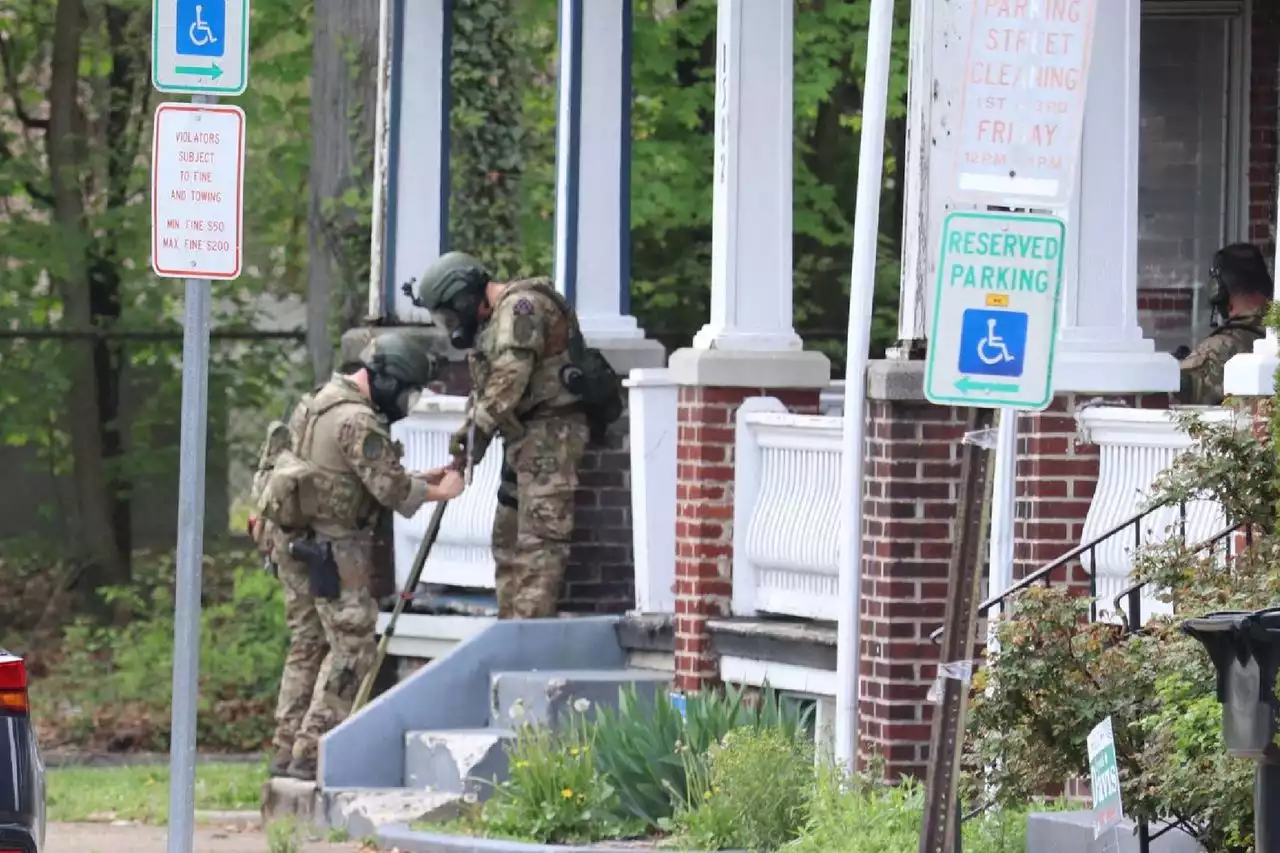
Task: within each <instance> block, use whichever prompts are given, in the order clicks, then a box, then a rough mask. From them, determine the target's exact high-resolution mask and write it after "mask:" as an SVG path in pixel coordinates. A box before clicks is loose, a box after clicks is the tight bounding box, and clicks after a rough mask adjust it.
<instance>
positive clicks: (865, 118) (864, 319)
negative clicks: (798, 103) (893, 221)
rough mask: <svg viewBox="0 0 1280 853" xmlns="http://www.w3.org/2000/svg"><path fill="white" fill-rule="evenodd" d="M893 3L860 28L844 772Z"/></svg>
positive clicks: (842, 619) (846, 436)
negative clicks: (863, 40)
mask: <svg viewBox="0 0 1280 853" xmlns="http://www.w3.org/2000/svg"><path fill="white" fill-rule="evenodd" d="M892 44H893V0H872V3H871V19H870V21H869V23H868V27H867V73H866V82H865V85H864V86H863V99H862V103H863V113H862V141H861V146H862V147H861V151H860V154H859V158H860V159H859V160H858V162H859V163H860V164H861V167H860V168H859V169H858V200H857V210H856V215H855V216H854V234H853V269H852V273H851V282H850V287H849V338H848V346H847V347H846V349H845V358H846V361H845V374H844V375H845V383H844V389H845V402H844V427H843V432H842V442H841V446H842V448H843V449H842V451H841V454H840V458H841V463H840V578H839V583H840V586H839V594H840V615H839V622H838V624H837V629H836V632H837V635H836V726H835V729H836V730H835V739H836V755H835V757H836V760H837V761H839V762H840V763H841V764H843V765H844V766H845V769H846V770H847V771H848V772H850V773H852V772H855V771H856V770H857V762H858V702H859V701H860V699H861V691H860V690H859V681H860V673H861V654H860V651H859V650H860V647H861V645H862V641H861V636H862V633H861V631H862V629H861V624H862V489H863V480H864V477H865V474H866V472H865V470H864V469H865V462H864V457H863V444H864V442H865V438H866V428H867V425H866V412H865V409H866V397H867V386H866V379H865V377H866V374H867V356H868V351H869V350H870V348H871V315H872V303H873V302H874V299H875V289H876V243H877V235H878V234H879V230H880V224H879V223H880V191H881V187H882V186H883V183H884V182H883V180H882V178H883V173H884V125H885V115H886V112H887V109H888V100H889V53H890V49H891V47H892Z"/></svg>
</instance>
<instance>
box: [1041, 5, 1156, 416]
mask: <svg viewBox="0 0 1280 853" xmlns="http://www.w3.org/2000/svg"><path fill="white" fill-rule="evenodd" d="M1141 23H1142V10H1141V0H1104V2H1100V3H1098V7H1097V19H1096V21H1095V24H1094V28H1093V39H1094V42H1093V50H1092V60H1091V63H1090V69H1089V85H1088V90H1087V91H1088V96H1087V100H1086V102H1085V118H1084V138H1083V141H1082V147H1083V151H1082V153H1081V160H1080V170H1079V172H1080V177H1079V180H1080V189H1079V192H1077V193H1076V195H1075V199H1076V201H1075V203H1074V204H1073V205H1072V207H1071V209H1070V210H1069V211H1068V212H1067V215H1066V219H1067V269H1066V287H1065V289H1064V295H1063V306H1062V324H1061V330H1060V332H1059V336H1058V357H1057V362H1056V364H1055V366H1054V375H1053V379H1054V388H1055V390H1057V391H1060V392H1063V391H1093V392H1103V393H1119V392H1130V391H1175V390H1177V388H1178V364H1177V362H1176V361H1175V360H1174V358H1173V357H1172V356H1170V355H1168V354H1167V353H1161V352H1156V349H1155V343H1154V342H1153V341H1152V340H1150V339H1148V338H1146V337H1144V336H1143V332H1142V328H1141V326H1139V325H1138V134H1139V102H1138V56H1139V50H1140V47H1139V45H1140V33H1141Z"/></svg>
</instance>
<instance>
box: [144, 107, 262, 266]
mask: <svg viewBox="0 0 1280 853" xmlns="http://www.w3.org/2000/svg"><path fill="white" fill-rule="evenodd" d="M243 231H244V111H243V110H241V109H240V108H239V107H230V106H200V105H195V104H171V103H166V104H160V106H158V107H157V108H156V117H155V145H154V147H153V148H152V152H151V268H152V269H154V270H155V273H156V275H158V276H162V277H164V278H217V279H234V278H238V277H239V276H240V268H241V266H242V260H243V253H242V243H243V240H242V236H243Z"/></svg>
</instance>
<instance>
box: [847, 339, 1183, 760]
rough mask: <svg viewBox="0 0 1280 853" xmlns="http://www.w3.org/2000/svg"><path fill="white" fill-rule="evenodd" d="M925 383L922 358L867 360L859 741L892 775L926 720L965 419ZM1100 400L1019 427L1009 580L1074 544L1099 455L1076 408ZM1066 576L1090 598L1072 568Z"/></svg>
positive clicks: (1081, 399) (920, 746)
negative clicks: (1080, 426)
mask: <svg viewBox="0 0 1280 853" xmlns="http://www.w3.org/2000/svg"><path fill="white" fill-rule="evenodd" d="M923 375H924V363H923V362H919V361H892V360H891V361H879V362H873V363H872V365H871V369H870V371H869V373H868V383H867V399H868V408H867V418H868V425H867V446H866V454H867V456H866V459H867V468H866V475H867V482H866V489H865V501H866V504H865V524H866V528H865V537H866V538H865V547H864V556H863V589H862V595H863V613H862V619H863V630H862V636H863V641H862V650H861V651H862V657H861V660H862V678H861V682H862V684H861V687H862V704H861V713H862V733H861V743H860V745H859V747H860V755H861V756H862V757H863V759H866V758H870V757H872V756H880V757H882V758H884V759H885V760H886V762H887V769H888V772H889V773H891V774H893V775H912V776H920V777H922V776H923V774H924V773H925V768H926V762H927V760H928V744H929V737H930V725H931V720H932V712H933V706H932V705H929V704H927V702H926V695H927V693H928V690H929V687H930V685H931V684H932V683H933V679H934V678H935V676H936V673H937V655H938V647H937V646H936V645H935V644H934V643H933V642H932V641H931V640H930V639H929V636H930V634H931V633H932V632H933V631H935V630H937V629H938V628H939V627H941V626H942V624H943V620H944V619H945V616H946V597H947V591H948V581H949V579H948V576H947V572H948V568H949V564H950V559H951V553H952V549H953V546H954V543H955V538H954V536H955V533H954V530H953V527H954V524H953V522H954V519H955V501H956V499H957V496H958V494H959V485H960V454H961V451H962V444H961V440H962V438H963V433H964V424H965V419H966V418H965V416H966V412H965V410H964V409H959V408H951V407H944V406H935V405H933V404H931V403H929V402H927V401H926V400H925V399H924V393H923ZM1097 396H1098V395H1092V394H1078V395H1063V396H1061V397H1059V398H1057V399H1056V400H1055V401H1054V403H1053V405H1052V406H1051V407H1050V408H1049V409H1048V410H1046V411H1045V412H1039V413H1029V414H1023V415H1022V416H1021V417H1020V419H1019V437H1018V443H1019V446H1018V466H1017V471H1018V480H1017V502H1016V508H1015V511H1016V514H1017V517H1016V520H1015V524H1014V553H1015V573H1016V576H1018V577H1022V576H1025V574H1026V573H1027V572H1029V571H1032V570H1034V569H1036V568H1039V567H1040V566H1042V565H1044V564H1045V563H1048V562H1050V561H1052V560H1053V559H1055V558H1057V557H1060V556H1061V555H1062V554H1064V553H1065V552H1067V551H1070V550H1071V549H1073V548H1075V547H1076V546H1077V545H1079V544H1080V537H1081V533H1082V528H1083V526H1084V520H1085V515H1086V514H1087V513H1088V511H1089V505H1090V503H1091V500H1092V497H1093V492H1094V489H1095V488H1096V487H1097V481H1098V450H1097V448H1096V447H1094V446H1092V445H1088V444H1084V443H1082V442H1081V441H1079V438H1078V436H1077V427H1076V421H1075V412H1076V410H1077V407H1078V406H1080V405H1082V404H1083V403H1085V402H1088V401H1091V400H1094V399H1095V398H1096V397H1097ZM1105 402H1106V403H1107V404H1109V405H1131V406H1143V407H1147V408H1165V407H1167V406H1168V404H1169V397H1168V395H1167V394H1147V395H1134V394H1129V395H1110V394H1109V395H1106V397H1105ZM1072 568H1073V571H1075V572H1076V574H1074V575H1073V576H1072V579H1073V580H1074V581H1076V582H1077V583H1080V584H1081V585H1082V586H1083V590H1084V591H1086V592H1087V590H1088V586H1087V580H1086V578H1085V576H1084V575H1083V573H1082V572H1079V567H1078V564H1075V565H1073V567H1072ZM1065 577H1066V574H1065V572H1060V573H1059V574H1058V577H1056V578H1055V580H1058V581H1059V582H1061V581H1062V580H1064V579H1065ZM984 589H985V585H984ZM984 597H985V596H984ZM979 639H980V638H979Z"/></svg>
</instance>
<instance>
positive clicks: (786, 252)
mask: <svg viewBox="0 0 1280 853" xmlns="http://www.w3.org/2000/svg"><path fill="white" fill-rule="evenodd" d="M792 5H793V4H791V3H759V2H750V0H720V3H719V7H718V11H717V18H716V30H717V34H718V36H719V46H718V47H717V49H716V117H715V121H716V131H715V138H716V162H715V185H714V186H715V189H714V196H713V219H712V240H713V246H712V250H711V322H709V323H708V324H707V325H705V326H704V327H703V328H702V331H700V332H699V333H698V335H697V337H695V338H694V342H693V345H694V346H695V347H697V348H699V349H728V350H734V349H745V350H783V351H785V350H798V349H800V348H801V341H800V337H799V336H798V335H797V334H796V333H795V329H793V328H792V325H791V316H792V310H791V276H792V264H791V241H792V233H791V232H792V228H791V183H792V174H791V149H792V133H791V126H792V116H791V112H792V99H791V85H792V53H793V50H794V45H793V40H794V15H795V11H794V9H793V8H792Z"/></svg>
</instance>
